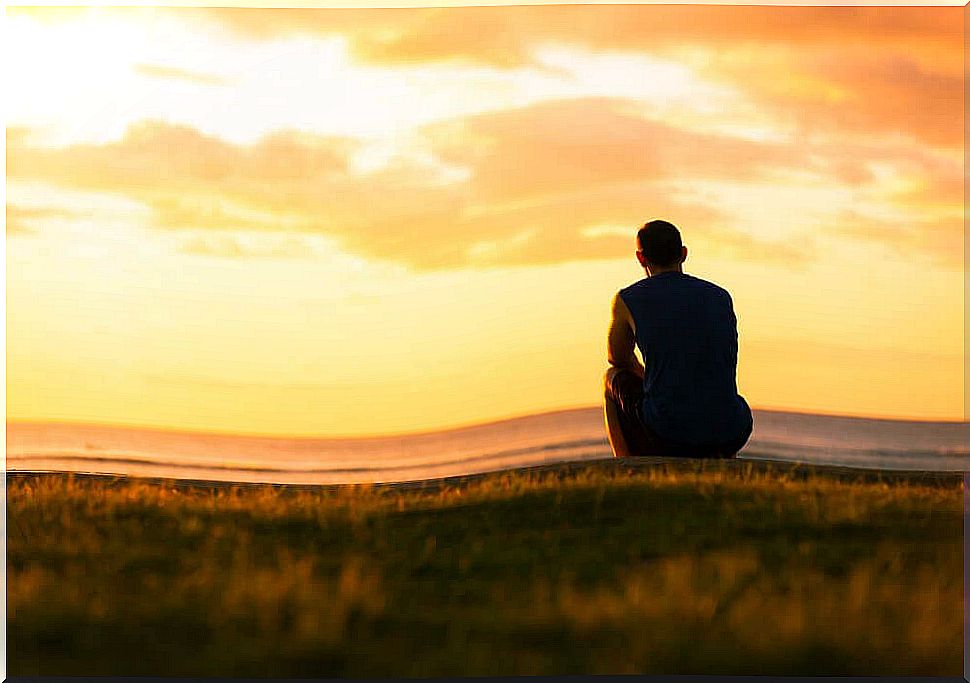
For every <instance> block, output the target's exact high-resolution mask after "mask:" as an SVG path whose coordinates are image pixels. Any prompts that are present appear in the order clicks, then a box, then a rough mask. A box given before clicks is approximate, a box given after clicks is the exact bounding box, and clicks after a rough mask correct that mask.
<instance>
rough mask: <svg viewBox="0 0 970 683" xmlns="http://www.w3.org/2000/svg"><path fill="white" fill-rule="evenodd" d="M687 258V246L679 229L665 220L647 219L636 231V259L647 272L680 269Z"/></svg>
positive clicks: (654, 273) (653, 273) (651, 273)
mask: <svg viewBox="0 0 970 683" xmlns="http://www.w3.org/2000/svg"><path fill="white" fill-rule="evenodd" d="M686 258H687V247H685V246H684V244H683V242H681V240H680V231H679V230H678V229H677V226H675V225H674V224H673V223H668V222H667V221H661V220H653V221H649V222H647V223H646V224H644V226H643V227H642V228H640V230H639V232H637V260H638V261H640V265H641V266H643V267H644V268H645V269H646V271H647V273H649V274H650V275H656V274H657V273H662V272H665V271H668V270H676V271H680V270H681V264H682V263H683V262H684V260H685V259H686Z"/></svg>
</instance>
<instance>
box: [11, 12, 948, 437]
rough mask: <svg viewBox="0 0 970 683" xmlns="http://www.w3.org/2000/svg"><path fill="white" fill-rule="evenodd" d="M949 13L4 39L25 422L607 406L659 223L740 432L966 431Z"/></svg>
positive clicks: (402, 418)
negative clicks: (720, 319) (689, 278)
mask: <svg viewBox="0 0 970 683" xmlns="http://www.w3.org/2000/svg"><path fill="white" fill-rule="evenodd" d="M962 12H963V9H962V8H960V7H933V8H931V7H909V8H900V7H896V8H887V7H882V8H880V7H753V6H748V7H741V6H737V7H735V6H674V5H657V6H633V5H625V6H587V5H575V6H568V5H565V6H531V7H530V6H512V7H457V8H430V9H393V10H390V9H388V10H377V9H368V10H364V9H355V10H339V9H316V10H303V9H300V10H287V9H202V8H88V9H76V8H71V9H54V8H8V10H7V16H6V20H5V23H6V34H5V35H6V41H5V45H4V48H3V49H4V51H5V54H4V56H5V58H6V59H7V60H8V63H10V64H15V65H16V67H17V68H16V70H12V73H11V74H10V78H9V79H8V85H7V91H6V93H5V95H6V97H5V99H6V102H7V107H8V109H7V134H6V147H7V180H6V192H7V209H6V224H7V311H8V313H7V362H8V365H7V414H8V419H43V420H48V419H63V420H79V421H90V422H107V423H125V424H139V425H156V426H165V427H175V428H191V429H204V430H214V431H234V432H246V433H280V434H364V433H387V432H401V431H417V430H423V429H433V428H437V427H442V426H448V425H454V424H467V423H474V422H482V421H486V420H491V419H495V418H500V417H506V416H511V415H518V414H525V413H531V412H537V411H542V410H550V409H556V408H563V407H572V406H583V405H592V404H595V403H597V402H599V400H600V396H601V388H600V384H601V377H602V372H603V370H604V369H605V327H606V322H607V314H608V309H609V299H610V296H611V295H612V294H613V293H614V292H615V291H616V290H617V289H619V288H620V287H622V286H625V285H626V284H628V283H629V282H632V281H633V280H635V279H637V278H639V277H641V275H642V271H639V270H638V267H637V263H636V261H635V259H634V257H633V253H632V252H633V249H634V235H635V231H636V229H637V227H638V226H639V225H640V224H642V223H643V222H644V221H645V220H648V219H651V218H657V217H662V218H666V219H668V220H671V221H673V222H674V223H675V224H677V225H678V226H680V227H681V229H682V232H683V235H684V239H685V243H686V244H687V246H688V248H689V249H690V257H689V260H688V262H687V264H686V266H685V269H686V270H687V272H690V273H692V274H695V275H697V276H700V277H704V278H707V279H710V280H713V281H715V282H718V283H719V284H722V285H723V286H725V287H726V288H728V289H729V290H730V291H731V292H732V294H733V295H734V300H735V308H736V310H737V313H738V318H739V327H740V334H741V352H740V364H739V387H740V389H741V392H742V393H743V394H744V395H745V396H746V397H747V398H748V400H749V402H750V403H751V404H752V405H753V406H755V407H774V408H787V409H795V410H806V411H813V412H834V413H843V414H859V415H869V416H887V417H912V418H921V419H961V418H962V417H963V407H964V404H963V371H964V361H963V348H964V339H963V288H962V285H963V275H964V261H963V253H964V251H963V245H964V242H963V224H962V221H963V185H962V183H963V30H962V27H963V16H962Z"/></svg>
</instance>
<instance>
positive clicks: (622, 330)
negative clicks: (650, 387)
mask: <svg viewBox="0 0 970 683" xmlns="http://www.w3.org/2000/svg"><path fill="white" fill-rule="evenodd" d="M611 308H612V314H611V316H610V318H611V319H610V330H609V333H608V335H607V339H606V358H607V360H608V361H609V364H610V365H613V366H615V367H618V368H628V369H630V370H633V371H634V372H635V373H637V374H638V375H640V376H641V377H643V365H642V364H641V363H640V359H639V358H637V354H636V352H635V349H636V332H635V330H636V326H635V324H634V322H633V315H631V313H630V309H628V308H627V307H626V304H625V303H623V298H622V297H621V296H620V294H619V292H617V294H616V295H614V297H613V303H612V307H611Z"/></svg>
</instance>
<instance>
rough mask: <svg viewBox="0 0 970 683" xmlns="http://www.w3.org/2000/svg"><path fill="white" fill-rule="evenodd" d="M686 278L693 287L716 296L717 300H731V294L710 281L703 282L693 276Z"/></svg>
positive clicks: (701, 279)
mask: <svg viewBox="0 0 970 683" xmlns="http://www.w3.org/2000/svg"><path fill="white" fill-rule="evenodd" d="M686 277H687V278H688V279H689V281H690V282H691V284H692V285H693V286H694V287H696V288H698V289H704V290H707V291H709V292H710V293H711V294H712V295H713V296H717V297H718V298H722V299H727V300H728V301H730V300H731V294H730V293H729V292H728V291H727V290H726V289H724V287H722V286H721V285H718V284H716V283H714V282H711V281H710V280H705V279H703V278H699V277H695V276H693V275H687V276H686Z"/></svg>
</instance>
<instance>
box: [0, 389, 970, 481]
mask: <svg viewBox="0 0 970 683" xmlns="http://www.w3.org/2000/svg"><path fill="white" fill-rule="evenodd" d="M967 437H968V424H967V423H965V422H909V421H902V420H872V419H864V418H850V417H835V416H825V415H805V414H800V413H787V412H777V411H755V429H754V434H752V437H751V440H750V441H749V442H748V445H747V446H746V447H745V448H744V450H742V451H741V454H740V457H742V458H749V459H760V460H779V461H786V462H802V463H815V464H826V465H842V466H848V467H859V468H867V469H897V470H928V471H964V470H970V451H968V440H967ZM609 456H610V449H609V444H608V442H607V440H606V435H605V431H604V425H603V414H602V410H601V409H599V408H581V409H576V410H564V411H557V412H552V413H544V414H541V415H532V416H528V417H521V418H515V419H510V420H503V421H500V422H492V423H488V424H483V425H478V426H474V427H463V428H459V429H449V430H443V431H439V432H433V433H426V434H413V435H406V436H396V437H378V438H341V439H317V438H272V437H248V436H225V435H216V434H198V433H184V432H174V431H164V430H155V429H132V428H119V427H103V426H93V425H83V426H82V425H73V424H35V423H9V424H8V425H7V470H8V471H42V470H44V471H74V472H98V473H111V474H129V475H145V476H158V477H176V478H186V479H212V480H222V481H241V482H274V483H305V484H311V483H319V484H335V483H375V482H395V481H412V480H417V479H430V478H437V477H447V476H455V475H462V474H471V473H477V472H487V471H493V470H500V469H505V468H509V467H523V466H530V465H540V464H547V463H555V462H564V461H575V460H596V459H600V458H607V457H609Z"/></svg>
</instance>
